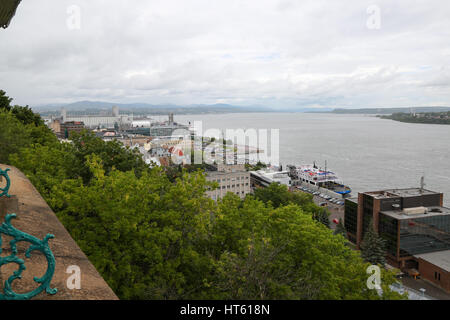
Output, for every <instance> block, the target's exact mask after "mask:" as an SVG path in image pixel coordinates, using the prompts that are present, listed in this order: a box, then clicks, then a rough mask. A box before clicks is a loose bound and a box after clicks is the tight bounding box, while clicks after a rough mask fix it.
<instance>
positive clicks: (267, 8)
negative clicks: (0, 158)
mask: <svg viewBox="0 0 450 320" xmlns="http://www.w3.org/2000/svg"><path fill="white" fill-rule="evenodd" d="M372 4H376V5H377V6H378V7H379V8H380V9H381V15H380V17H381V24H380V26H381V28H380V29H377V30H371V29H368V28H367V26H366V21H367V19H368V17H369V15H368V14H367V12H366V9H367V7H368V6H369V5H372ZM71 5H77V6H79V8H80V9H81V29H80V30H69V29H68V28H67V26H66V21H67V19H68V17H69V15H68V14H67V8H68V7H69V6H71ZM449 16H450V3H448V1H445V0H442V1H438V0H431V1H425V0H423V1H419V0H416V1H405V0H401V1H400V0H399V1H395V2H394V1H389V0H380V1H375V2H371V1H364V0H347V1H321V0H310V1H294V0H292V1H288V0H281V1H275V0H249V1H241V0H227V1H225V0H189V1H181V0H177V1H175V0H164V1H162V0H149V1H139V0H129V1H124V0H109V1H106V0H96V1H88V0H71V1H66V0H40V1H23V2H22V3H21V5H20V7H19V10H18V11H17V15H16V17H15V18H14V20H13V21H12V23H11V25H10V27H9V28H8V29H6V30H0V43H1V44H2V47H1V50H0V88H1V89H4V90H6V91H7V92H8V94H9V95H10V96H12V97H14V98H15V101H14V102H16V103H20V104H30V105H38V104H45V103H59V102H72V101H76V100H85V99H92V100H94V99H95V100H107V101H116V102H148V103H176V104H191V103H234V104H241V105H252V104H259V105H267V106H272V107H280V108H281V107H283V108H286V107H297V106H305V107H306V106H307V107H311V106H317V107H321V106H322V107H347V106H348V107H371V106H372V107H379V106H386V107H388V106H410V105H418V104H420V105H450V90H448V86H449V85H450V76H449V71H448V66H449V65H450V41H449V38H450V19H448V17H449Z"/></svg>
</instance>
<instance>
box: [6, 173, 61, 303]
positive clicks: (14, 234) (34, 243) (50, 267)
mask: <svg viewBox="0 0 450 320" xmlns="http://www.w3.org/2000/svg"><path fill="white" fill-rule="evenodd" d="M8 171H9V169H6V170H4V171H3V170H2V169H0V177H4V178H5V179H6V187H4V188H0V190H1V191H2V193H0V199H1V197H3V196H5V197H8V198H10V197H11V196H10V195H9V194H8V191H9V188H10V186H11V180H10V179H9V176H8ZM15 217H16V215H15V214H8V215H6V218H5V222H3V223H2V224H1V225H0V254H2V253H3V250H4V248H3V235H6V236H9V237H11V238H12V240H10V241H9V246H10V250H8V251H9V252H8V253H10V255H8V256H0V268H1V267H2V266H4V265H7V264H16V265H17V266H18V268H17V270H15V271H14V272H13V274H12V275H11V276H9V277H8V278H7V279H6V281H5V282H4V283H3V277H2V273H1V272H0V284H1V286H2V287H3V293H1V292H0V300H28V299H31V298H33V297H35V296H36V295H38V294H39V293H41V292H43V291H44V290H45V291H46V292H47V293H48V294H56V292H57V291H58V290H57V289H56V288H54V289H52V288H50V282H51V281H52V278H53V274H54V273H55V264H56V263H55V257H54V256H53V252H52V250H50V247H49V245H48V241H49V240H50V239H52V238H54V237H55V236H54V235H52V234H47V235H46V236H45V238H44V239H43V240H40V239H38V238H36V237H34V236H32V235H29V234H27V233H25V232H23V231H20V230H18V229H16V228H15V227H14V226H13V225H12V224H11V220H12V219H13V218H15ZM19 242H29V243H30V246H29V247H28V249H27V250H26V251H25V257H27V258H30V257H31V253H32V252H34V251H39V252H41V253H42V254H43V255H44V256H45V258H46V260H47V271H46V272H45V274H44V275H43V276H42V277H34V281H35V282H36V283H39V284H40V285H39V286H38V287H37V288H36V289H34V290H32V291H30V292H26V293H17V292H15V291H14V290H13V289H12V284H13V282H14V281H15V280H17V279H21V278H22V273H23V271H24V270H25V269H26V267H25V261H24V260H23V259H20V258H19V257H18V256H17V254H18V250H17V243H19ZM0 270H1V269H0Z"/></svg>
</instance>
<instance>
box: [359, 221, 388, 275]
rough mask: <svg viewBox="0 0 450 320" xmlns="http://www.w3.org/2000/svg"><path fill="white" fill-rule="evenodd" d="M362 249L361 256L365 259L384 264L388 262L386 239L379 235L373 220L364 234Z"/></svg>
mask: <svg viewBox="0 0 450 320" xmlns="http://www.w3.org/2000/svg"><path fill="white" fill-rule="evenodd" d="M360 249H361V257H362V258H363V259H364V260H365V261H367V262H370V263H372V264H379V265H382V266H384V265H385V264H386V251H385V241H384V240H383V239H381V238H380V237H379V236H378V233H377V232H376V231H375V228H374V225H373V221H372V220H371V221H370V222H369V225H368V227H367V230H366V232H365V234H364V238H363V241H362V242H361V245H360Z"/></svg>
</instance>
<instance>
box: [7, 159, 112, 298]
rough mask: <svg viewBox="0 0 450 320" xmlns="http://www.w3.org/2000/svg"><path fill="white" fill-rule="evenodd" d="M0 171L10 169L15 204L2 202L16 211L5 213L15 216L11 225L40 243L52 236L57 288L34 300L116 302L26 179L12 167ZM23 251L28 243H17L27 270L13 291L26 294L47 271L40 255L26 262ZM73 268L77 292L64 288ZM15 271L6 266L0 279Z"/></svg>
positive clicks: (54, 282)
mask: <svg viewBox="0 0 450 320" xmlns="http://www.w3.org/2000/svg"><path fill="white" fill-rule="evenodd" d="M0 168H2V169H3V170H4V169H6V168H10V169H11V171H9V172H8V174H9V177H10V179H11V188H10V190H9V193H10V194H11V195H13V196H12V197H11V198H9V199H16V200H3V201H4V202H5V201H6V202H8V208H13V209H16V210H18V211H16V212H11V211H9V210H8V212H7V213H8V214H10V213H16V214H17V218H16V219H13V220H12V225H13V226H14V227H15V228H17V229H19V230H21V231H23V232H26V233H28V234H30V235H33V236H35V237H37V238H39V239H43V238H44V237H45V235H46V234H47V233H51V234H53V235H55V238H54V239H50V241H49V245H50V248H51V250H52V251H53V254H54V256H55V260H56V269H55V274H54V276H53V280H52V282H51V287H52V288H57V289H58V293H56V294H55V295H49V294H47V293H45V292H43V293H41V294H39V295H38V296H36V297H35V298H34V299H41V300H42V299H45V300H117V296H116V295H115V294H114V292H113V291H112V290H111V288H110V287H109V286H108V284H107V283H106V282H105V280H104V279H103V278H102V277H101V276H100V274H99V273H98V272H97V270H96V269H95V267H94V266H93V265H92V264H91V262H90V261H89V259H88V258H87V257H86V255H85V254H84V253H83V252H82V251H81V249H80V248H79V247H78V245H77V244H76V242H75V241H74V240H73V239H72V237H71V236H70V234H69V232H68V231H67V230H66V229H65V228H64V226H63V225H62V223H61V222H60V221H59V220H58V218H57V217H56V215H55V213H54V212H53V211H52V210H51V209H50V207H49V206H48V205H47V203H46V202H45V200H44V199H43V198H42V196H41V195H40V194H39V192H38V191H37V190H36V189H35V188H34V186H33V185H32V184H31V182H30V181H29V180H28V179H27V178H26V177H25V175H24V174H23V173H22V172H21V171H19V170H18V169H17V168H15V167H13V166H8V165H3V164H0ZM14 197H15V198H14ZM14 203H15V204H14ZM10 206H12V207H10ZM14 206H15V207H14ZM16 207H17V208H16ZM0 214H1V212H0ZM3 222H4V217H3V218H1V220H0V223H3ZM8 238H9V237H7V236H3V245H2V248H3V249H4V252H3V253H2V256H5V255H7V253H8V251H9V249H10V248H9V239H8ZM26 248H28V245H27V243H19V244H18V246H17V249H18V251H19V254H18V256H19V257H20V258H22V259H24V260H25V266H26V270H25V271H24V272H23V278H22V279H20V280H15V281H14V282H13V289H14V290H15V291H16V292H18V293H24V292H28V291H31V290H33V289H34V288H36V287H37V284H36V283H35V282H34V281H33V277H34V276H38V277H39V276H42V275H43V273H44V272H45V270H46V268H47V263H46V260H45V257H44V256H43V255H42V254H41V253H40V252H33V253H32V255H31V258H25V257H24V255H23V252H24V250H25V249H26ZM72 265H76V266H79V267H80V270H81V289H80V290H77V289H72V290H71V289H69V288H67V279H68V278H69V277H70V275H71V274H68V273H66V270H67V268H68V267H69V266H72ZM15 269H17V266H16V265H5V266H3V267H1V270H0V279H3V280H4V279H7V278H8V277H9V276H10V275H11V274H12V272H13V271H14V270H15ZM3 285H4V284H3V281H2V283H1V287H0V291H2V290H3Z"/></svg>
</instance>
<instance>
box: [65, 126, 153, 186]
mask: <svg viewBox="0 0 450 320" xmlns="http://www.w3.org/2000/svg"><path fill="white" fill-rule="evenodd" d="M70 139H71V140H72V145H73V153H74V155H75V157H76V158H77V159H78V162H79V163H82V164H84V163H85V160H86V157H87V156H90V155H94V154H95V155H97V156H98V157H100V159H101V161H102V164H103V168H104V170H105V173H106V174H109V172H110V171H111V170H112V169H113V168H116V169H117V170H119V171H123V172H125V171H130V170H133V171H134V172H135V173H136V174H137V175H140V174H142V172H143V171H144V170H147V169H148V166H147V165H146V164H145V162H144V160H143V159H142V155H141V154H140V152H139V150H137V149H131V148H129V147H124V146H123V144H122V143H120V142H119V141H117V140H113V141H103V140H102V139H101V138H99V137H96V136H95V134H94V133H93V132H90V131H87V130H84V131H82V132H80V133H78V132H72V134H71V136H70ZM79 170H80V175H81V177H82V178H83V181H84V182H85V183H87V182H89V181H90V179H91V178H92V177H93V175H92V172H91V171H90V169H89V167H87V166H85V165H82V166H81V167H80V168H79Z"/></svg>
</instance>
